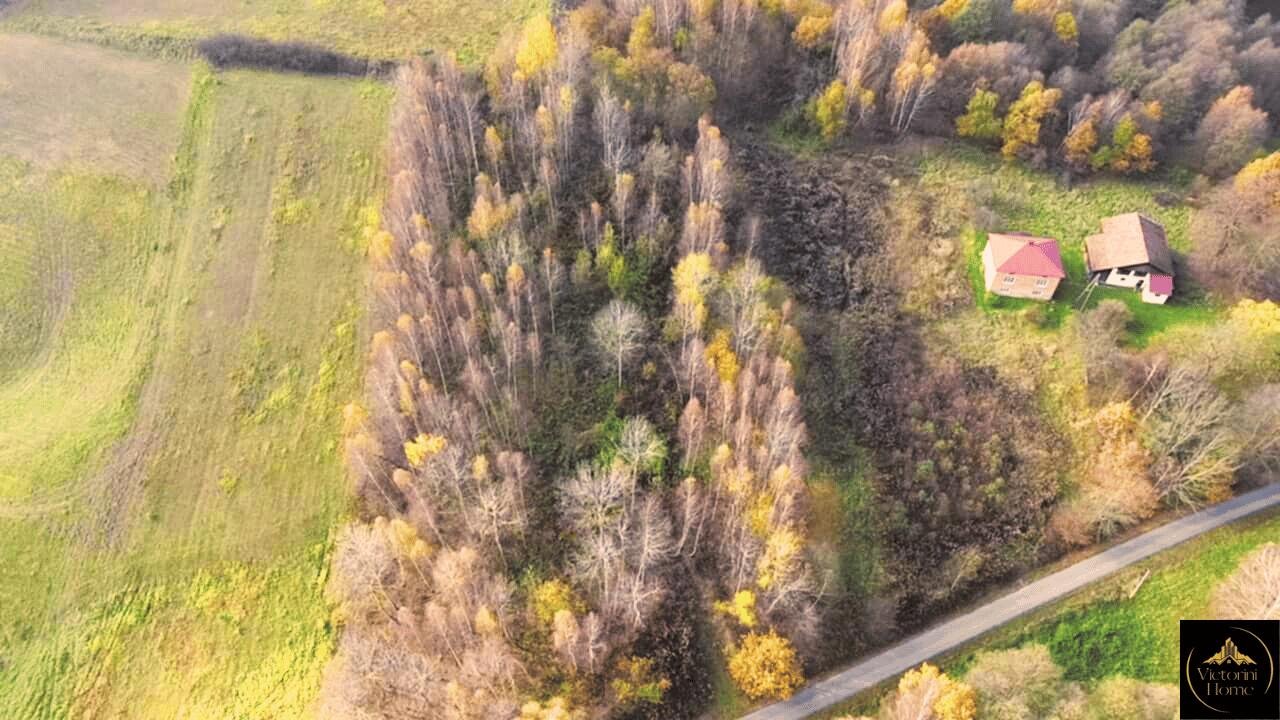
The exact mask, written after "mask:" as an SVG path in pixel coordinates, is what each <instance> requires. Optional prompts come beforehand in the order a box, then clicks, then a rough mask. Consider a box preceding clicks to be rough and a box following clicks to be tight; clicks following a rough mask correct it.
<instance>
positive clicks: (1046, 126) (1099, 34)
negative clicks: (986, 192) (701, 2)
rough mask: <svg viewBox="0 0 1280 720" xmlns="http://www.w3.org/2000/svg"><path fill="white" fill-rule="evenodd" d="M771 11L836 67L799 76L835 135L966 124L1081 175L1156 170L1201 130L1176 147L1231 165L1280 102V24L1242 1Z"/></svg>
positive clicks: (809, 57)
mask: <svg viewBox="0 0 1280 720" xmlns="http://www.w3.org/2000/svg"><path fill="white" fill-rule="evenodd" d="M775 15H776V17H777V22H779V23H781V24H782V25H784V26H785V27H788V28H792V29H793V30H792V40H793V43H794V46H795V47H796V48H797V49H798V50H799V51H800V59H799V60H798V61H797V62H800V63H804V64H807V65H808V66H809V67H813V68H816V69H817V73H818V76H821V75H822V74H827V77H829V78H830V77H832V76H834V78H833V79H831V80H830V81H829V82H827V81H824V83H825V84H820V85H819V86H818V87H816V88H808V89H806V88H803V87H801V88H797V89H798V90H799V91H800V92H801V93H805V92H807V93H808V94H809V96H810V97H811V100H810V102H809V104H808V115H809V117H810V118H811V119H812V121H813V122H814V124H815V125H816V126H817V127H818V129H819V130H820V131H821V132H822V134H823V135H824V136H825V137H827V138H828V139H835V138H836V137H838V136H840V135H841V134H843V133H846V132H849V131H856V132H862V133H866V132H876V131H888V132H891V133H894V134H901V133H904V132H906V131H907V130H909V129H911V128H912V127H918V128H920V129H923V130H925V131H926V132H934V133H947V132H955V133H957V134H959V135H960V136H962V137H970V138H974V139H976V140H979V141H989V142H994V143H997V144H999V145H1000V146H1001V148H1002V151H1003V153H1004V154H1005V155H1006V156H1008V157H1023V158H1027V159H1030V160H1033V161H1035V162H1038V163H1041V164H1043V163H1045V162H1048V161H1049V160H1050V159H1054V160H1056V161H1057V162H1059V163H1060V164H1062V165H1063V166H1065V167H1067V168H1068V169H1070V170H1071V171H1072V172H1074V173H1077V174H1087V173H1093V172H1104V171H1105V172H1115V173H1123V174H1127V173H1137V172H1147V171H1149V170H1151V169H1153V168H1154V167H1155V166H1156V165H1157V163H1158V162H1159V160H1161V159H1162V156H1165V155H1168V156H1173V155H1175V154H1177V153H1178V150H1177V148H1178V147H1179V146H1181V145H1184V144H1186V143H1185V142H1184V141H1185V140H1191V143H1190V147H1191V152H1190V153H1182V154H1181V156H1179V157H1178V160H1180V161H1183V162H1190V163H1194V164H1195V165H1197V166H1198V167H1199V168H1201V169H1202V170H1203V171H1204V172H1206V173H1208V174H1210V175H1211V176H1214V177H1222V176H1225V175H1229V174H1230V173H1233V172H1235V171H1236V170H1238V169H1239V168H1240V167H1241V166H1243V165H1244V164H1245V163H1246V162H1248V161H1249V160H1251V159H1252V158H1253V157H1254V156H1255V155H1256V154H1257V153H1258V152H1259V151H1260V150H1261V149H1262V147H1263V145H1264V141H1265V139H1266V138H1267V137H1268V136H1269V134H1270V130H1271V129H1273V128H1274V123H1275V121H1276V117H1277V116H1276V113H1277V112H1280V84H1278V83H1277V81H1276V78H1277V77H1280V47H1278V43H1280V23H1276V22H1273V21H1272V19H1271V18H1270V17H1269V16H1267V15H1264V16H1262V17H1260V18H1258V19H1257V20H1255V21H1253V22H1252V23H1250V22H1249V21H1247V20H1246V16H1245V11H1244V3H1243V2H1240V1H1239V0H1201V1H1199V2H1195V3H1179V4H1174V5H1166V6H1163V7H1153V6H1150V5H1147V4H1142V3H1138V2H1118V3H1117V2H1107V3H1100V2H1092V1H1088V0H1086V1H1085V2H1049V1H1045V0H1019V2H1014V3H1013V4H1012V5H1011V6H1010V5H1009V4H1007V3H1001V2H997V1H996V0H948V1H947V2H943V3H940V4H937V5H932V6H928V7H916V8H909V6H908V4H907V3H906V2H905V1H904V0H877V2H864V1H863V0H839V1H831V2H827V1H825V0H812V1H811V2H787V3H780V8H779V12H777V13H776V14H775ZM824 68H825V69H824ZM810 82H812V80H810Z"/></svg>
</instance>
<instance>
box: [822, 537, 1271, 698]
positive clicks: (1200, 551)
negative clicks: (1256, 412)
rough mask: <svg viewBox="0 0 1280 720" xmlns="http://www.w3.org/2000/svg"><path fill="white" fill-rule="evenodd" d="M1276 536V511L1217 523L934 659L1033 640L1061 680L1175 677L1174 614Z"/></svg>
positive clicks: (953, 666) (1184, 613)
mask: <svg viewBox="0 0 1280 720" xmlns="http://www.w3.org/2000/svg"><path fill="white" fill-rule="evenodd" d="M1277 537H1280V513H1276V512H1270V513H1266V514H1263V515H1260V516H1258V517H1255V518H1251V519H1249V520H1246V521H1243V522H1241V523H1236V524H1234V525H1232V526H1230V527H1226V528H1221V529H1218V530H1216V531H1214V532H1212V533H1209V534H1207V535H1205V536H1203V537H1200V538H1197V539H1196V540H1193V541H1191V542H1189V543H1186V544H1184V545H1181V546H1179V547H1177V548H1175V549H1173V550H1171V551H1169V552H1166V553H1162V554H1160V555H1158V556H1156V557H1154V558H1152V559H1150V560H1147V561H1145V562H1143V563H1139V564H1138V565H1136V566H1133V567H1130V568H1128V569H1126V570H1124V571H1123V572H1121V573H1118V574H1117V575H1115V576H1114V577H1112V578H1110V579H1108V580H1105V581H1103V582H1100V583H1098V584H1096V585H1093V586H1090V587H1089V588H1086V589H1085V590H1082V591H1081V592H1079V593H1077V594H1076V595H1074V596H1072V597H1070V598H1068V599H1066V600H1063V601H1061V602H1059V603H1055V604H1054V605H1051V606H1049V607H1048V608H1045V609H1043V610H1040V611H1037V612H1035V613H1033V614H1032V615H1030V616H1028V617H1027V618H1025V619H1023V620H1020V621H1017V622H1014V623H1011V624H1009V625H1007V626H1005V627H1004V628H1002V629H1001V630H999V631H997V632H996V633H995V634H993V635H991V636H989V637H987V638H984V639H983V640H982V641H980V642H978V643H974V644H973V645H970V646H967V647H965V648H962V649H961V650H959V651H957V652H955V653H953V654H951V655H950V656H948V657H945V658H942V659H940V661H939V662H940V665H941V667H942V668H943V669H944V670H946V671H947V672H949V673H951V674H952V675H956V676H963V674H964V673H965V672H966V671H967V670H968V668H969V666H970V665H971V664H972V662H973V659H974V657H975V656H976V655H977V653H979V652H981V651H984V650H1000V649H1005V648H1012V647H1020V646H1022V645H1026V644H1028V643H1041V644H1044V645H1046V646H1047V647H1048V648H1049V650H1050V653H1051V654H1052V655H1053V658H1054V661H1055V662H1056V663H1057V664H1058V665H1060V666H1061V667H1062V668H1063V669H1064V671H1065V675H1066V677H1067V679H1069V680H1077V681H1081V682H1085V683H1091V682H1094V681H1097V680H1102V679H1104V678H1107V677H1110V676H1113V675H1122V676H1126V677H1132V678H1137V679H1140V680H1147V681H1152V682H1162V683H1176V682H1177V681H1178V620H1180V619H1197V618H1205V617H1208V616H1209V615H1208V604H1209V600H1210V597H1211V595H1212V593H1213V589H1214V587H1215V586H1216V585H1217V584H1218V583H1219V582H1220V581H1221V580H1222V579H1223V578H1225V577H1226V576H1227V575H1229V574H1230V573H1231V572H1232V571H1233V570H1235V568H1236V566H1237V565H1238V563H1239V562H1240V559H1241V558H1242V557H1243V556H1244V555H1246V554H1248V553H1249V551H1250V550H1252V549H1254V548H1256V547H1258V546H1259V545H1261V544H1263V543H1266V542H1274V541H1275V539H1276V538H1277ZM1148 570H1149V571H1150V575H1146V573H1147V571H1148ZM1144 576H1146V580H1145V581H1143V582H1141V584H1140V585H1139V581H1141V580H1142V578H1143V577H1144ZM1135 587H1137V592H1136V594H1134V595H1133V597H1132V598H1131V597H1130V593H1131V592H1132V591H1133V590H1134V588H1135ZM887 689H888V688H882V689H881V690H880V691H879V692H875V693H867V694H864V696H860V697H858V698H854V699H853V700H851V701H849V702H847V703H844V704H842V705H840V706H838V707H836V708H833V709H831V710H829V711H826V712H824V713H821V714H819V715H817V716H816V717H820V718H826V719H830V718H836V717H839V716H841V715H845V714H854V715H856V714H859V713H866V712H870V711H872V710H874V708H875V705H876V699H877V698H878V696H879V695H880V693H881V692H884V691H886V690H887Z"/></svg>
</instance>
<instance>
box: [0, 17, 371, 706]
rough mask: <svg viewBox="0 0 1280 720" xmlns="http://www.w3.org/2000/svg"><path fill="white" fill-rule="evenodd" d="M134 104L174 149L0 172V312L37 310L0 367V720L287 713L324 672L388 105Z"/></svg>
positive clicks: (310, 88) (319, 99)
mask: <svg viewBox="0 0 1280 720" xmlns="http://www.w3.org/2000/svg"><path fill="white" fill-rule="evenodd" d="M6 39H7V38H6ZM77 50H78V51H83V52H85V53H87V54H88V55H92V54H94V53H98V52H101V51H99V50H97V49H95V48H77ZM88 55H86V57H87V56H88ZM166 67H167V66H166ZM68 82H74V81H73V80H70V81H68ZM84 87H86V88H96V87H97V86H96V85H93V84H92V83H86V84H85V85H84ZM187 88H190V89H191V90H190V92H189V98H190V99H189V101H187V97H188V90H187ZM109 92H110V88H109V87H108V88H106V89H104V90H103V94H102V95H101V96H100V97H98V98H96V102H97V103H99V104H100V105H101V106H102V112H101V113H100V115H101V117H87V118H85V120H84V123H83V124H82V125H78V126H77V127H76V131H77V132H82V133H84V134H85V135H92V134H94V133H96V132H98V130H97V126H96V125H95V123H99V122H113V121H111V120H109V119H110V118H113V117H117V116H120V117H124V113H125V106H126V105H127V104H128V103H129V102H130V99H129V96H128V95H125V96H122V97H119V98H118V100H117V99H113V97H112V96H110V95H108V94H107V93H109ZM155 98H163V99H164V103H172V104H173V105H174V106H175V107H176V109H174V108H170V109H169V110H165V111H163V112H173V113H175V114H176V117H177V119H178V120H177V122H176V131H175V132H174V133H172V139H171V140H170V139H169V138H168V137H166V136H163V135H157V136H155V137H153V138H150V140H149V141H151V142H154V144H155V145H158V146H159V147H156V146H148V147H145V148H138V153H139V155H138V157H139V158H150V159H149V160H146V161H145V162H143V161H138V162H140V163H142V164H140V165H137V166H133V165H130V164H127V163H126V164H122V165H119V166H114V167H112V166H104V167H103V169H102V170H100V171H99V172H98V173H97V174H94V173H90V172H88V171H86V170H84V169H79V168H69V167H58V166H57V165H56V164H55V165H53V166H51V167H49V168H44V167H38V166H35V165H33V164H31V163H29V162H25V161H23V160H21V159H15V158H9V159H5V160H4V161H3V162H2V163H0V182H3V184H4V187H5V190H6V192H4V193H3V194H0V228H3V229H0V233H3V234H0V238H5V239H6V240H5V241H4V243H3V244H0V252H4V254H5V259H6V261H7V260H9V259H10V258H14V259H16V260H17V262H15V263H14V264H13V265H10V264H9V263H8V262H6V263H5V264H4V267H5V268H6V272H11V271H10V270H9V269H8V268H10V267H15V266H16V267H19V268H20V270H19V271H18V272H15V273H14V274H15V275H17V276H20V278H21V279H22V282H21V283H16V284H15V286H17V287H18V288H19V289H18V290H16V291H14V290H6V291H5V292H8V293H22V297H23V298H26V299H35V300H38V301H39V303H32V304H30V305H23V304H19V305H18V307H28V306H30V307H33V308H35V309H33V310H32V311H31V312H29V313H26V314H27V315H28V317H25V318H24V317H20V318H18V321H16V322H13V323H9V322H8V320H7V316H6V325H5V326H3V330H2V331H3V332H7V333H9V334H10V335H11V336H12V337H14V338H17V339H19V340H21V342H18V343H14V344H12V345H11V344H8V343H6V344H5V345H4V346H3V349H2V350H0V368H6V369H7V372H6V373H5V374H3V375H0V383H3V384H0V716H3V717H15V718H16V717H21V718H63V717H68V716H76V717H79V716H92V717H193V718H205V717H272V718H284V717H299V716H305V715H306V714H307V710H308V707H309V705H310V703H311V700H312V698H313V697H314V692H315V688H316V686H317V684H318V681H319V673H320V670H321V668H322V667H323V664H324V662H325V660H326V659H327V656H328V653H329V649H330V643H331V634H330V628H329V625H328V608H327V607H326V606H325V603H324V600H323V596H322V594H321V587H322V584H323V581H324V577H325V573H326V572H327V563H328V561H327V552H328V542H329V533H330V529H331V528H332V527H333V525H334V523H335V522H336V520H337V518H338V516H339V515H340V514H341V513H342V512H343V509H344V507H345V500H344V482H343V471H342V469H341V463H340V460H339V458H338V452H337V447H336V438H337V419H338V413H339V408H340V406H341V405H342V404H343V403H345V402H346V401H348V400H349V399H351V398H352V397H355V396H356V395H357V394H358V388H359V376H360V360H359V359H360V354H359V352H358V350H357V348H358V347H359V346H360V338H359V337H358V335H359V331H358V327H359V307H360V306H361V303H362V287H363V284H362V282H363V281H362V278H363V271H362V268H363V261H362V259H361V255H362V252H363V236H364V230H365V229H366V227H368V226H369V225H370V224H371V223H374V222H376V215H377V213H376V210H375V208H376V207H377V206H378V204H379V202H380V199H379V198H380V192H381V191H380V186H381V182H382V169H381V160H382V144H383V138H384V136H385V122H386V112H387V108H388V106H389V101H390V91H389V89H388V88H386V87H385V86H381V85H377V84H373V83H365V82H352V81H339V80H327V79H311V78H302V77H293V76H290V77H283V76H274V75H268V74H259V73H228V74H224V75H218V76H212V75H210V74H208V72H207V71H205V70H201V69H197V71H196V72H195V74H194V78H193V80H192V81H191V82H189V83H185V84H184V87H183V89H182V90H181V91H180V92H174V93H170V94H164V93H163V92H160V91H157V94H156V95H155V96H154V97H153V100H152V103H151V106H152V107H154V106H156V105H159V104H162V103H158V102H156V100H155ZM86 102H94V100H93V99H88V100H86ZM117 103H118V104H117ZM184 104H185V107H186V112H185V115H184V113H183V110H182V108H183V107H184ZM79 116H80V115H79V113H74V114H73V117H79ZM31 117H34V115H33V116H31ZM102 117H106V118H108V120H106V121H104V120H102V119H101V118H102ZM25 122H29V120H27V121H25ZM175 153H176V162H173V161H171V160H170V158H172V157H174V156H175ZM157 158H159V160H158V159H157ZM113 171H117V172H113ZM156 172H159V173H160V175H162V176H167V177H170V178H171V182H169V183H167V186H165V185H162V186H161V187H156V186H155V184H154V183H153V182H152V178H153V177H154V176H155V173H156ZM40 248H46V250H41V251H40V252H37V249H40ZM47 248H55V249H58V251H57V254H56V258H55V259H54V260H46V259H43V256H44V255H48V254H50V252H51V251H49V250H47ZM50 268H52V270H51V269H50ZM68 269H69V270H68ZM64 270H66V271H64ZM63 276H69V279H63ZM55 280H56V281H57V282H54V281H55ZM50 287H52V288H55V289H58V290H59V291H60V292H58V293H55V292H53V291H52V290H49V289H48V288H50ZM0 299H2V300H3V301H4V302H5V307H6V308H8V307H12V306H13V305H10V304H9V301H10V299H11V298H10V297H9V296H5V297H3V298H0Z"/></svg>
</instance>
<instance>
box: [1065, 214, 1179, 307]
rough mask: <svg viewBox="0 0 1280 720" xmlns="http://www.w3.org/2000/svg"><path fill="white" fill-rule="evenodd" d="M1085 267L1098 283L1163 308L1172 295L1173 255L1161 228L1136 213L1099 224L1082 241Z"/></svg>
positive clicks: (1153, 221) (1108, 219) (1112, 218)
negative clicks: (1098, 229)
mask: <svg viewBox="0 0 1280 720" xmlns="http://www.w3.org/2000/svg"><path fill="white" fill-rule="evenodd" d="M1084 259H1085V265H1087V266H1088V268H1089V274H1090V276H1092V277H1093V278H1094V279H1095V280H1097V281H1098V282H1100V283H1102V284H1104V285H1112V286H1114V287H1124V288H1134V289H1137V290H1141V291H1142V301H1143V302H1149V303H1157V304H1163V303H1164V302H1165V301H1166V300H1168V299H1169V296H1170V295H1173V254H1172V253H1171V252H1170V251H1169V240H1168V238H1166V237H1165V234H1164V227H1162V226H1161V225H1160V223H1158V222H1156V221H1155V220H1152V219H1151V218H1149V217H1147V216H1145V215H1140V214H1138V213H1127V214H1125V215H1116V216H1115V217H1109V218H1107V219H1105V220H1103V221H1102V232H1101V233H1099V234H1097V235H1090V236H1089V237H1087V238H1085V241H1084Z"/></svg>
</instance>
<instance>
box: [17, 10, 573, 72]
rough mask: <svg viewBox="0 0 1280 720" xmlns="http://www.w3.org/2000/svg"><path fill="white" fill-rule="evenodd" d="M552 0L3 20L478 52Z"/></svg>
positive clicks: (152, 43) (186, 53)
mask: <svg viewBox="0 0 1280 720" xmlns="http://www.w3.org/2000/svg"><path fill="white" fill-rule="evenodd" d="M550 10H551V3H550V0H505V1H504V2H492V1H491V0H452V1H449V0H407V1H406V2H396V3H387V2H382V0H352V1H348V2H332V1H324V2H316V1H314V0H266V1H265V2H254V3H245V2H241V1H240V0H191V1H189V2H181V3H175V2H162V1H158V0H111V1H110V2H107V1H104V0H70V1H67V0H32V1H31V2H29V3H27V4H26V5H25V6H24V7H22V8H19V9H18V10H17V11H16V12H14V13H12V14H11V17H9V18H7V19H6V20H4V21H3V23H2V25H3V26H7V27H8V28H10V29H13V30H19V31H23V32H31V33H39V34H43V35H54V36H58V37H63V38H68V39H73V40H81V41H86V42H93V43H97V44H102V45H110V46H113V47H118V48H123V49H128V50H133V51H136V52H142V53H147V54H151V55H159V56H164V57H176V58H190V57H192V56H193V55H194V45H195V41H197V40H199V39H200V38H204V37H208V36H210V35H216V34H219V33H239V34H244V35H252V36H254V37H260V38H265V39H267V40H277V41H301V42H309V43H315V44H318V45H321V46H324V47H326V48H329V49H332V50H338V51H341V52H345V53H349V54H352V55H356V56H358V57H363V58H368V59H376V60H384V59H386V60H399V59H404V58H406V57H409V56H411V55H414V54H418V53H422V52H426V51H428V50H431V49H450V50H453V51H455V52H457V53H458V55H459V57H460V58H461V59H462V60H463V61H464V62H478V61H481V60H483V59H484V57H485V55H486V54H487V53H488V51H489V50H490V49H491V48H492V47H493V45H494V44H495V43H496V41H497V39H498V38H499V37H500V36H501V35H502V33H503V32H504V31H506V30H507V29H508V28H511V27H513V26H515V25H518V23H520V22H523V21H524V20H525V19H527V18H528V17H531V16H533V15H535V14H538V13H547V12H550Z"/></svg>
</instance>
